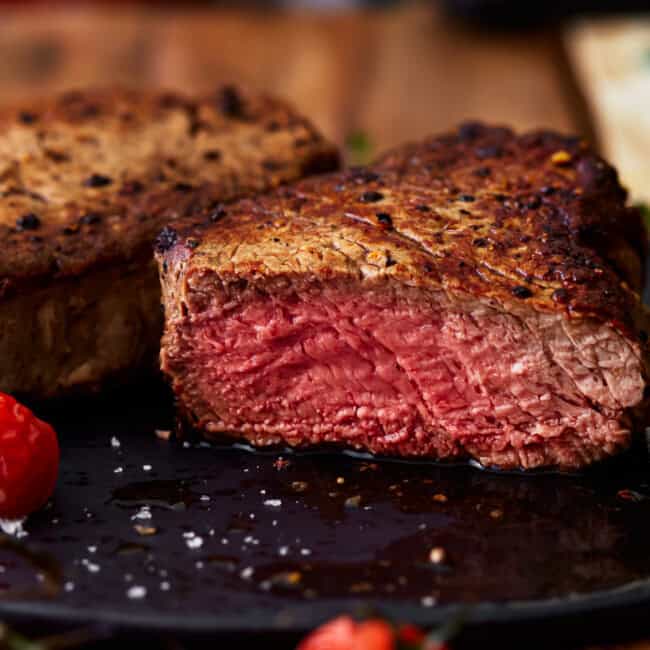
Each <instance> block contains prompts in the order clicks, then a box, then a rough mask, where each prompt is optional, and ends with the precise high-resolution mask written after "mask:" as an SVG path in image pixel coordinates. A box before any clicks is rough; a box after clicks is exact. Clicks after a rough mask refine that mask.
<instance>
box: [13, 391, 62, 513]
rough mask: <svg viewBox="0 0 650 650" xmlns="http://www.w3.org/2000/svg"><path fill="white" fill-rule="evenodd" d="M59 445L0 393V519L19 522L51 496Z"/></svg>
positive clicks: (47, 428) (44, 426)
mask: <svg viewBox="0 0 650 650" xmlns="http://www.w3.org/2000/svg"><path fill="white" fill-rule="evenodd" d="M58 472H59V443H58V441H57V438H56V433H54V429H53V428H52V427H51V426H50V425H49V424H47V423H46V422H43V421H42V420H39V419H38V418H37V417H36V416H35V415H34V414H33V413H32V412H31V411H30V410H29V409H28V408H27V407H25V406H23V405H22V404H20V403H18V402H17V401H16V400H15V399H14V398H13V397H11V396H10V395H6V394H4V393H0V517H1V518H3V519H21V518H23V517H26V516H27V515H28V514H30V513H32V512H34V511H36V510H38V509H39V508H40V507H41V506H43V505H44V504H45V502H46V501H47V500H48V498H49V497H50V496H51V495H52V492H54V487H55V485H56V478H57V475H58Z"/></svg>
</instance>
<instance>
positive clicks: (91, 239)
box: [0, 86, 338, 396]
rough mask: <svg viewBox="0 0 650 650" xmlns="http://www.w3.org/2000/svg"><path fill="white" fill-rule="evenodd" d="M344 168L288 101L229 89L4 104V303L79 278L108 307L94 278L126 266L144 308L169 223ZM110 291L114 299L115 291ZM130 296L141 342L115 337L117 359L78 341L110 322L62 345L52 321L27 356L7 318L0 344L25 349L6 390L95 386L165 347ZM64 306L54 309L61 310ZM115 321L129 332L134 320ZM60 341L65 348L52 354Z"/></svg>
mask: <svg viewBox="0 0 650 650" xmlns="http://www.w3.org/2000/svg"><path fill="white" fill-rule="evenodd" d="M337 165H338V156H337V153H336V151H335V149H334V148H333V147H332V146H331V145H330V144H328V143H327V142H325V141H324V140H323V139H322V138H321V136H320V135H319V134H318V133H317V132H316V131H315V130H314V128H313V127H312V126H311V125H310V124H309V122H307V121H306V120H305V119H303V118H302V117H301V116H300V115H298V114H297V113H295V112H294V111H293V110H292V109H291V108H289V107H288V106H287V105H285V104H284V103H282V102H279V101H276V100H275V99H272V98H269V97H265V96H260V95H255V94H251V93H249V92H246V91H243V90H240V89H237V88H234V87H231V86H225V87H221V88H218V89H216V90H215V91H214V92H213V93H211V94H206V95H205V96H203V97H200V98H196V99H195V98H190V97H186V96H183V95H180V94H176V93H169V92H162V93H161V92H135V91H128V90H120V89H115V90H91V91H83V92H77V91H74V92H68V93H65V94H62V95H60V96H58V97H54V98H50V99H43V100H41V101H35V102H32V103H29V104H28V103H24V104H20V105H17V106H14V107H9V108H4V109H2V110H0V240H1V241H2V243H3V255H2V257H1V258H0V301H4V303H3V304H8V303H7V302H6V301H9V300H14V299H18V300H20V299H22V298H23V297H25V296H26V294H30V293H31V292H34V291H41V290H42V289H44V288H47V287H53V288H56V287H58V286H59V283H62V282H69V281H72V284H68V285H65V286H69V287H71V288H72V290H73V291H74V287H75V286H76V285H75V282H77V280H79V281H83V282H86V283H87V286H86V287H85V289H84V290H83V291H82V292H81V293H82V294H83V297H80V301H81V302H82V303H84V304H86V303H88V301H90V300H92V301H94V302H97V301H102V300H103V298H104V297H106V296H102V295H95V296H93V297H92V298H91V296H92V293H93V290H92V289H91V288H90V286H91V285H92V283H95V286H96V287H97V288H98V289H99V287H100V286H101V287H103V290H106V287H107V285H106V283H105V282H104V281H103V280H102V278H103V277H104V276H101V277H100V276H97V275H96V274H97V273H102V272H103V271H102V269H111V272H113V273H114V272H115V269H119V268H120V267H122V268H124V269H125V272H127V269H128V273H129V274H133V273H136V274H137V273H139V274H146V276H147V280H146V281H143V282H142V285H143V287H144V288H143V291H144V292H145V293H146V294H147V296H146V298H145V299H144V300H143V301H142V303H141V304H142V308H143V309H144V308H145V306H146V308H147V309H148V307H149V305H150V304H152V303H155V302H156V300H155V295H156V292H157V291H158V289H157V287H156V280H155V273H154V269H153V268H152V263H151V246H152V243H153V240H154V238H155V236H156V234H157V233H158V232H159V231H160V229H161V228H162V227H163V226H164V225H165V224H166V223H167V222H169V221H171V220H175V219H181V218H182V219H186V220H187V221H188V222H189V223H192V222H193V215H195V214H200V215H205V214H216V213H218V210H219V209H220V205H221V204H222V203H223V202H228V201H231V200H233V199H236V198H240V197H241V196H243V195H246V194H251V193H255V192H258V191H263V190H267V189H269V188H273V187H275V186H277V185H279V184H281V183H284V182H287V181H290V180H295V179H298V178H301V177H303V176H305V175H306V174H309V173H312V172H316V171H326V170H327V171H329V170H332V169H335V168H336V167H337ZM134 264H135V265H136V266H138V269H136V270H134ZM104 275H105V274H104ZM95 281H97V282H95ZM89 283H90V284H89ZM61 286H64V285H61ZM108 286H109V287H110V285H108ZM115 286H117V284H116V285H115ZM44 295H45V294H44ZM66 295H68V294H66ZM112 298H117V299H116V300H115V301H114V305H117V306H119V304H120V301H119V297H117V296H113V297H112ZM131 298H132V297H131ZM131 298H129V301H123V302H124V306H125V309H126V302H128V303H129V305H130V307H129V314H132V315H133V318H136V319H137V321H138V322H137V323H130V324H129V327H128V328H126V329H127V330H129V331H132V332H137V333H138V337H137V340H138V345H137V346H136V347H138V350H137V353H136V354H131V353H128V351H127V350H126V348H125V346H124V345H121V344H120V343H119V342H118V341H115V342H114V345H115V346H116V348H119V349H120V350H123V351H124V352H125V354H121V355H115V357H114V358H112V359H111V358H110V354H107V353H106V349H102V350H101V351H100V350H95V351H93V349H92V348H93V346H92V345H90V342H89V341H85V340H83V336H84V335H83V332H84V331H85V332H86V333H87V336H89V337H90V336H95V335H96V332H97V330H98V329H99V330H106V328H107V327H109V328H110V327H111V326H112V325H113V324H112V323H106V322H103V323H98V322H89V323H87V324H86V325H87V326H86V327H85V328H79V331H78V335H79V336H81V337H82V339H81V340H80V339H79V337H78V336H77V337H75V339H67V338H65V337H64V338H61V337H56V339H57V340H56V341H54V342H53V341H52V337H51V336H49V335H48V333H47V331H46V330H47V329H48V327H46V326H45V325H43V327H41V328H40V329H39V332H40V334H39V333H38V332H37V333H36V334H35V335H36V336H37V338H39V337H40V339H42V340H40V341H39V342H38V345H37V346H36V347H37V348H39V349H41V348H42V349H41V352H40V353H39V355H38V357H37V358H32V357H31V356H30V341H28V340H22V338H21V331H22V330H21V328H20V326H19V325H17V324H16V323H15V322H13V321H12V320H9V321H6V320H5V321H4V322H2V323H0V333H2V336H1V337H0V348H3V349H4V348H6V349H8V350H9V349H11V350H15V349H16V348H17V347H18V349H20V350H21V354H20V359H21V360H20V366H19V367H18V366H15V367H13V366H12V367H9V366H8V365H7V364H8V362H7V361H5V366H4V368H2V369H0V389H1V390H7V391H17V392H21V393H34V394H36V395H38V396H47V395H49V394H53V393H56V392H59V391H60V390H62V389H64V388H67V387H69V386H71V385H73V384H74V385H76V384H79V383H93V384H96V383H99V382H101V381H102V379H103V377H104V375H105V374H106V373H108V372H109V371H110V372H112V371H114V370H124V369H126V368H129V366H130V365H132V364H136V363H137V362H138V361H139V360H140V358H141V357H143V356H146V350H147V349H148V350H149V351H150V350H151V349H153V348H155V347H156V345H157V344H156V339H157V337H158V335H159V331H160V326H161V324H160V321H159V319H158V318H157V317H151V316H146V315H141V314H139V312H140V311H141V310H138V309H136V310H134V309H133V302H132V300H131ZM72 302H74V300H72ZM54 307H56V309H54ZM58 307H60V305H58V306H56V305H54V306H53V305H50V306H49V307H48V309H49V310H50V311H52V309H54V311H55V312H56V313H59V311H60V309H58ZM50 308H52V309H50ZM93 310H94V307H92V308H91V309H84V307H83V305H77V306H76V309H75V310H73V311H69V310H68V311H66V310H63V313H62V314H59V316H61V317H63V318H64V319H65V317H66V314H68V316H70V317H72V316H73V314H76V317H78V316H79V314H80V313H84V314H87V315H89V314H91V313H94V314H97V313H98V311H97V310H94V311H93ZM46 311H47V310H46ZM35 313H36V314H37V313H38V311H36V312H35ZM129 314H126V313H125V314H122V316H123V318H124V319H128V318H129ZM43 319H45V320H47V318H46V316H43V317H42V319H41V320H43ZM35 322H40V321H39V320H38V317H37V318H36V321H35ZM75 329H76V328H75ZM114 329H115V331H116V332H121V333H122V334H124V331H125V327H123V326H120V327H116V328H114ZM63 330H66V327H65V325H64V326H63ZM100 338H101V339H102V341H103V345H105V344H106V343H107V342H106V341H105V340H104V338H105V337H100ZM54 344H57V345H61V346H62V349H59V350H56V351H55V350H54V349H52V345H54ZM126 347H129V349H130V346H126ZM48 349H49V350H50V353H49V354H47V353H46V354H43V350H46V351H47V350H48ZM55 352H56V353H55ZM61 355H63V356H64V357H65V360H66V363H65V364H64V365H65V366H66V367H67V366H70V367H71V368H72V370H70V371H69V372H67V374H66V371H64V370H63V369H61V371H60V373H59V375H60V376H59V375H57V369H56V366H57V365H59V366H60V365H61V364H60V362H61V359H60V358H59V357H61ZM118 356H119V357H120V358H117V357H118ZM99 357H101V359H102V360H101V361H100V360H99ZM5 359H6V357H5ZM39 366H40V367H39ZM44 366H48V367H44ZM49 366H51V367H49ZM75 369H76V370H75ZM63 375H65V376H63Z"/></svg>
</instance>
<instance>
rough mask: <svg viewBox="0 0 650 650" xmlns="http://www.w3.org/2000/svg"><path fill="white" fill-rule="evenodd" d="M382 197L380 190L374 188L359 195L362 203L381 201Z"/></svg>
mask: <svg viewBox="0 0 650 650" xmlns="http://www.w3.org/2000/svg"><path fill="white" fill-rule="evenodd" d="M383 198H384V195H383V194H382V193H381V192H375V191H374V190H370V191H368V192H364V193H363V194H362V195H361V196H360V197H359V199H360V200H361V202H362V203H376V202H377V201H381V200H382V199H383Z"/></svg>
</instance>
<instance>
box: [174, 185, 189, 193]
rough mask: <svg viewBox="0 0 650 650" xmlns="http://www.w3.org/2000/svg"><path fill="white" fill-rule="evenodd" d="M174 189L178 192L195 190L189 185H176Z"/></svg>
mask: <svg viewBox="0 0 650 650" xmlns="http://www.w3.org/2000/svg"><path fill="white" fill-rule="evenodd" d="M174 189H175V190H176V191H177V192H191V191H192V190H193V189H194V188H193V187H192V186H191V185H190V184H189V183H176V184H175V185H174Z"/></svg>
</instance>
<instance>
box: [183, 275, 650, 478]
mask: <svg viewBox="0 0 650 650" xmlns="http://www.w3.org/2000/svg"><path fill="white" fill-rule="evenodd" d="M563 321H566V319H563V318H562V317H560V316H557V315H552V314H550V315H542V314H538V313H536V312H533V311H532V310H529V311H527V312H525V314H524V316H521V315H519V316H515V315H513V314H511V313H507V312H504V311H503V310H501V309H497V308H496V307H495V306H490V305H487V304H486V303H485V302H480V301H468V302H465V303H462V304H459V303H455V302H450V301H449V299H448V298H447V297H446V296H445V295H444V294H442V293H440V294H436V295H431V296H423V295H422V294H415V293H414V290H405V291H404V292H403V293H402V294H401V293H400V291H399V290H398V289H393V290H391V291H385V290H382V291H381V292H379V291H376V292H373V291H364V292H363V293H360V292H354V291H349V290H345V289H341V288H320V289H319V290H318V291H313V290H309V291H308V290H304V291H303V292H299V291H291V292H286V293H285V294H276V293H274V295H269V294H268V293H264V292H262V291H259V290H258V291H256V292H253V293H250V294H248V293H247V294H246V297H244V298H243V299H242V300H241V301H240V302H236V303H229V304H227V305H225V306H224V305H223V304H221V305H220V306H219V307H218V308H214V307H213V308H211V309H210V310H208V311H206V312H203V313H200V314H198V315H196V316H194V317H193V318H192V319H191V321H190V322H189V323H188V322H186V323H185V324H184V325H182V326H181V327H182V330H181V331H180V337H179V340H180V341H181V342H182V343H181V345H179V346H178V350H179V353H178V354H179V355H180V357H179V358H180V359H181V360H182V365H183V367H184V368H185V369H186V370H185V372H186V377H185V378H184V380H183V388H182V391H183V392H184V393H185V397H186V400H185V401H186V403H190V404H192V408H193V410H194V412H195V414H196V415H197V417H198V418H199V420H200V422H201V425H202V426H203V427H204V428H205V430H206V431H207V432H209V433H212V432H218V431H226V432H237V433H238V434H240V435H243V436H244V437H246V438H248V439H249V440H250V441H252V442H253V443H255V444H260V445H264V444H273V443H280V442H283V443H288V444H290V445H308V444H311V445H313V444H320V443H332V442H333V443H339V444H343V445H346V446H351V447H355V448H361V449H367V450H370V451H373V452H376V453H380V454H391V455H407V456H414V455H419V456H432V457H438V458H447V457H454V456H473V457H475V458H478V459H479V460H481V461H482V462H485V463H488V464H497V465H501V466H505V467H507V466H514V465H523V466H524V467H533V466H536V465H540V464H549V463H550V464H556V465H562V466H574V465H580V464H584V463H585V462H589V461H591V460H594V459H596V458H599V457H601V456H604V455H607V454H609V453H613V452H615V451H617V450H618V449H619V448H620V447H622V446H624V445H625V444H627V441H628V438H629V432H628V431H627V428H626V426H625V425H623V424H621V422H620V421H619V420H620V412H621V410H622V408H623V407H624V406H626V405H627V404H628V403H634V401H635V400H636V399H637V398H638V397H639V395H638V393H639V391H641V390H642V386H643V384H642V380H641V377H640V374H639V370H638V359H637V357H636V355H635V352H634V350H632V349H631V346H630V345H629V343H628V342H627V341H626V340H625V339H624V338H622V337H621V336H620V335H618V334H617V333H616V332H615V331H613V330H611V329H610V328H607V327H605V326H602V328H601V329H602V331H601V332H600V333H599V336H596V337H594V336H593V335H592V334H589V335H587V334H586V333H583V332H582V331H581V330H580V328H579V326H576V328H574V329H568V326H567V323H566V322H563ZM593 329H594V328H593V324H592V327H591V328H590V330H589V331H590V332H592V331H593ZM613 365H616V366H617V367H615V368H613V367H612V366H613ZM624 373H626V374H624ZM612 374H614V375H617V376H618V381H617V383H616V386H617V388H616V389H613V388H612V386H613V385H614V379H616V377H613V376H612ZM622 376H624V380H623V381H621V377H622ZM188 395H189V398H188Z"/></svg>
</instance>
